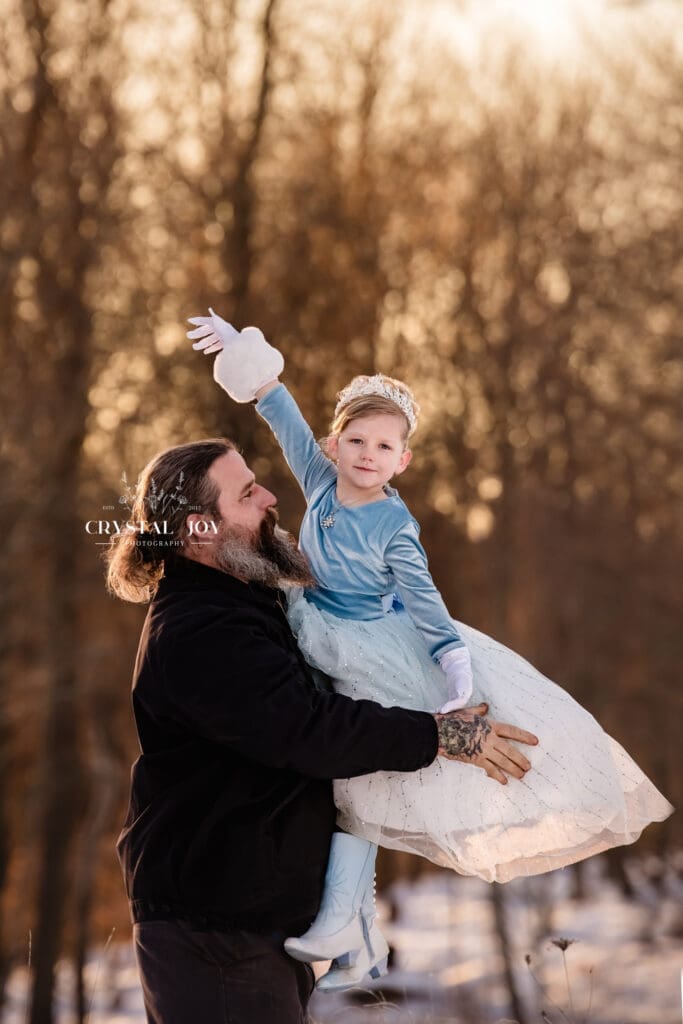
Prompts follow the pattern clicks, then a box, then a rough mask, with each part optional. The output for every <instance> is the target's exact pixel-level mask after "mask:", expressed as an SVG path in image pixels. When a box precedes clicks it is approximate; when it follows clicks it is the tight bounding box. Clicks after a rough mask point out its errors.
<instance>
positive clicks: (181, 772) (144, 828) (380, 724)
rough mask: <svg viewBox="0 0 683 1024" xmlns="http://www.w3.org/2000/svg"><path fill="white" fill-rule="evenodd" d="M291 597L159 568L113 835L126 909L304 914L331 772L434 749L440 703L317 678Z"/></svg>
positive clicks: (166, 913)
mask: <svg viewBox="0 0 683 1024" xmlns="http://www.w3.org/2000/svg"><path fill="white" fill-rule="evenodd" d="M283 600H284V599H283V595H281V594H280V593H279V592H278V591H276V590H271V589H268V588H266V587H263V586H260V585H259V584H245V583H242V582H240V581H239V580H237V579H235V578H234V577H232V576H229V575H228V574H227V573H223V572H220V571H218V570H216V569H211V568H208V567H207V566H203V565H200V564H198V563H197V562H191V561H188V560H187V559H184V558H179V559H178V560H177V563H176V564H175V565H174V566H173V567H172V568H171V570H170V571H169V572H168V574H167V575H166V577H165V578H164V579H163V580H162V581H161V584H160V586H159V590H158V593H157V595H156V597H155V598H154V600H153V601H152V604H151V606H150V609H149V612H148V615H147V619H146V621H145V625H144V628H143V631H142V636H141V638H140V646H139V649H138V656H137V660H136V664H135V674H134V683H133V708H134V713H135V722H136V725H137V730H138V736H139V739H140V747H141V750H142V753H141V755H140V757H139V758H138V760H137V761H136V762H135V764H134V766H133V771H132V783H131V797H130V807H129V811H128V817H127V819H126V823H125V825H124V828H123V831H122V833H121V835H120V837H119V842H118V851H119V856H120V858H121V863H122V865H123V869H124V875H125V879H126V886H127V891H128V897H129V899H130V901H131V909H132V916H133V920H136V921H141V920H150V919H155V918H160V919H164V918H166V919H168V918H170V919H172V918H180V919H186V920H190V921H194V922H196V923H199V924H205V925H207V926H209V927H214V928H218V929H221V928H230V927H239V928H246V929H249V930H251V931H274V930H280V929H281V930H283V931H285V932H296V931H297V929H305V928H306V927H307V926H308V924H309V923H310V922H311V920H312V919H313V917H314V916H315V914H316V912H317V909H318V905H319V902H320V896H321V892H322V884H323V878H324V874H325V865H326V860H327V855H328V850H329V844H330V837H331V833H332V831H333V828H334V821H335V808H334V804H333V802H332V783H331V781H330V780H331V779H333V778H344V777H350V776H354V775H362V774H365V773H366V772H373V771H378V770H388V771H391V770H394V771H413V770H416V769H418V768H422V767H424V766H425V765H427V764H430V763H431V762H432V761H433V759H434V757H435V756H436V752H437V731H436V725H435V722H434V719H433V718H432V716H431V715H429V714H426V713H424V712H418V711H405V710H401V709H398V708H390V709H384V708H382V707H380V706H379V705H378V704H374V703H372V702H371V701H354V700H350V699H349V698H348V697H343V696H341V695H339V694H334V693H326V692H323V691H321V690H320V689H317V688H316V686H315V683H314V681H313V678H312V676H311V673H310V671H309V669H308V667H307V666H306V664H305V662H304V661H303V659H302V657H301V654H300V653H299V649H298V648H297V646H296V642H295V640H294V637H293V635H292V633H291V631H290V629H289V625H288V623H287V619H286V618H285V614H284V610H283Z"/></svg>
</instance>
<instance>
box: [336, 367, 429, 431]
mask: <svg viewBox="0 0 683 1024" xmlns="http://www.w3.org/2000/svg"><path fill="white" fill-rule="evenodd" d="M365 395H379V396H380V397H381V398H388V399H389V401H390V402H393V403H394V405H397V406H398V407H399V409H400V410H401V412H402V413H403V415H404V416H405V418H406V419H407V420H408V424H409V426H410V433H411V434H412V432H413V431H414V430H415V427H416V426H417V415H416V410H417V408H418V407H417V403H416V402H415V401H414V400H413V399H412V398H411V397H410V396H409V395H408V394H407V393H406V392H404V391H401V390H400V389H399V388H397V387H396V385H395V384H392V383H391V382H390V380H389V378H388V377H385V376H384V374H383V373H376V374H375V375H374V377H354V379H353V380H352V381H351V383H350V384H349V385H347V387H345V388H344V389H343V390H342V391H340V392H339V394H338V396H337V398H338V399H339V401H338V402H337V404H336V406H335V410H334V415H335V416H338V415H339V413H340V412H341V410H342V409H343V408H344V406H345V405H348V404H349V402H351V401H352V400H353V399H354V398H363V397H365Z"/></svg>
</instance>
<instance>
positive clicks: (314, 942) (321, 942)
mask: <svg viewBox="0 0 683 1024" xmlns="http://www.w3.org/2000/svg"><path fill="white" fill-rule="evenodd" d="M376 855H377V847H376V846H374V845H373V844H372V843H368V842H366V840H365V839H357V838H356V836H350V835H347V834H346V832H335V833H334V835H333V836H332V844H331V846H330V859H329V860H328V862H327V873H326V875H325V888H324V890H323V899H322V903H321V906H320V910H319V911H318V916H317V917H316V919H315V921H314V922H313V924H312V925H311V927H310V928H309V929H308V931H307V932H305V933H304V934H303V935H300V936H299V937H298V938H291V939H287V940H286V941H285V950H286V952H287V953H289V955H290V956H291V957H294V959H295V960H303V961H304V962H306V963H313V961H315V960H334V959H335V957H342V958H343V962H344V963H345V964H347V965H349V966H350V965H352V964H354V963H355V962H356V960H357V958H358V956H359V954H360V953H361V951H362V949H363V948H364V946H365V937H364V934H363V926H362V923H361V916H360V908H361V903H362V901H363V897H364V895H365V893H366V891H367V888H368V885H371V884H372V878H373V875H374V871H375V857H376Z"/></svg>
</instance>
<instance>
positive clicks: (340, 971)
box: [316, 873, 389, 992]
mask: <svg viewBox="0 0 683 1024" xmlns="http://www.w3.org/2000/svg"><path fill="white" fill-rule="evenodd" d="M376 917H377V908H376V907H375V879H374V873H373V877H372V879H371V881H370V883H369V885H368V887H367V889H366V891H365V893H364V895H363V902H362V904H361V920H362V924H363V940H364V941H363V948H362V949H361V951H360V953H359V954H358V956H357V957H354V958H353V959H352V960H351V959H349V957H348V955H347V956H341V957H337V958H336V959H335V960H333V961H332V965H331V967H330V969H329V971H328V972H327V974H324V975H323V976H322V978H320V980H319V981H318V984H317V985H316V988H318V989H320V991H321V992H343V991H345V989H349V988H353V987H354V986H355V985H359V984H360V982H361V981H362V980H363V978H364V977H365V975H366V974H369V975H370V977H371V978H381V977H382V975H383V974H386V973H387V960H388V957H389V946H388V945H387V941H386V939H385V938H384V936H383V935H382V933H381V931H380V929H379V925H378V924H377V923H376V920H375V919H376Z"/></svg>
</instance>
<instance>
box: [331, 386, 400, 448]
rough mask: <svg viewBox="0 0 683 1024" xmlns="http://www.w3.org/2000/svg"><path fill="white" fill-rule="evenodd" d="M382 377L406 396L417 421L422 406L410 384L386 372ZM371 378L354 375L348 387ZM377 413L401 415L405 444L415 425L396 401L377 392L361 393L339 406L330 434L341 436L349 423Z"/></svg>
mask: <svg viewBox="0 0 683 1024" xmlns="http://www.w3.org/2000/svg"><path fill="white" fill-rule="evenodd" d="M381 377H382V382H383V383H386V384H389V385H391V386H392V387H393V388H394V389H395V390H396V391H398V392H399V393H400V394H401V395H402V396H403V397H404V399H405V400H406V401H407V403H408V404H409V406H410V408H411V409H412V411H413V415H414V418H415V422H416V423H417V418H418V416H419V414H420V406H419V405H418V404H417V402H416V401H415V396H414V395H413V393H412V391H411V390H410V388H409V387H408V385H407V384H404V383H403V381H402V380H396V379H395V378H394V377H387V376H385V375H384V374H381ZM370 379H371V378H370V377H367V376H365V375H361V376H359V377H354V378H353V380H352V381H351V383H350V384H349V385H348V388H353V387H354V385H359V386H362V385H363V384H365V383H366V382H368V381H370ZM344 390H345V391H346V390H347V389H346V388H344ZM341 394H342V392H340V395H341ZM337 397H339V396H337ZM377 413H388V414H389V415H390V416H398V417H400V419H401V422H402V423H403V432H402V433H403V442H404V444H405V443H406V442H407V441H408V438H409V437H410V435H411V434H412V432H413V430H414V427H411V424H410V422H409V420H408V417H407V416H406V414H405V413H404V412H403V410H402V409H401V408H400V406H398V405H397V404H396V402H392V400H391V399H390V398H385V396H384V395H377V394H367V395H359V396H358V397H357V398H352V399H351V400H350V401H348V402H346V403H345V404H344V405H343V406H342V407H341V408H339V407H337V413H336V415H335V417H334V419H333V420H332V423H331V425H330V435H331V436H333V437H339V435H340V434H341V433H342V431H343V430H345V429H346V427H348V425H349V423H352V422H353V421H354V420H358V419H361V417H363V416H375V415H377Z"/></svg>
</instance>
